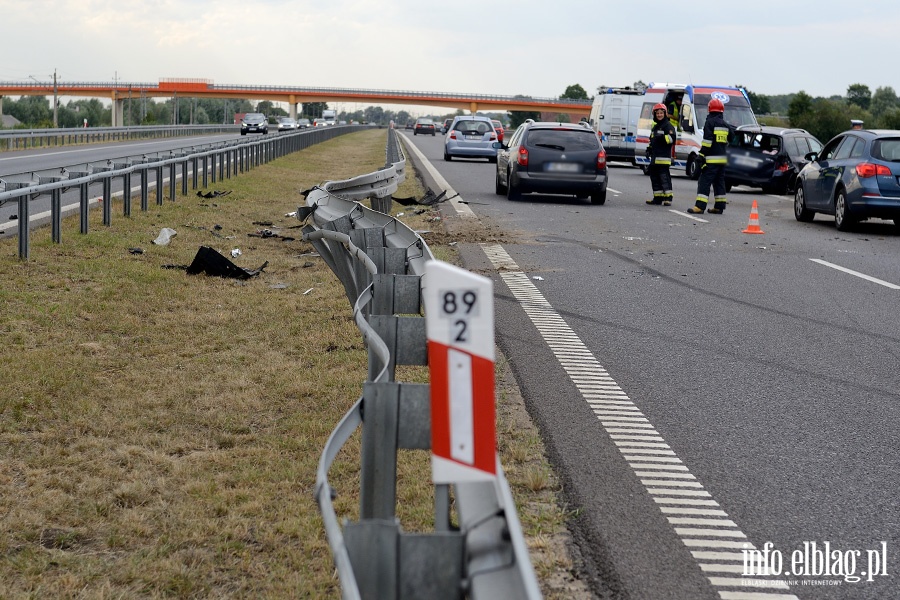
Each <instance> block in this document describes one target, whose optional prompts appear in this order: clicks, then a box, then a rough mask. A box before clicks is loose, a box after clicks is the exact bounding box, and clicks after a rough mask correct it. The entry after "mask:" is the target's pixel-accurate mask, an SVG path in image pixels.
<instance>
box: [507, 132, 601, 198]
mask: <svg viewBox="0 0 900 600" xmlns="http://www.w3.org/2000/svg"><path fill="white" fill-rule="evenodd" d="M494 147H495V148H497V149H498V152H497V177H496V189H495V191H496V193H498V194H504V193H505V194H506V197H507V198H509V199H510V200H517V199H519V198H521V196H522V194H526V193H529V192H538V193H543V194H573V195H575V196H577V197H579V198H587V197H590V199H591V202H592V203H594V204H603V203H605V202H606V183H607V166H606V151H605V150H604V149H603V144H601V143H600V137H599V136H598V135H597V132H596V131H594V130H593V129H591V128H590V127H589V126H587V125H586V124H581V123H578V124H573V123H552V122H535V121H532V120H530V119H529V120H528V121H526V122H525V123H523V124H522V125H520V126H519V128H518V129H516V131H515V133H513V135H512V137H511V138H509V142H508V143H504V142H495V143H494Z"/></svg>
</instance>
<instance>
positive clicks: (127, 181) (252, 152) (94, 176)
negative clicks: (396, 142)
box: [0, 127, 356, 259]
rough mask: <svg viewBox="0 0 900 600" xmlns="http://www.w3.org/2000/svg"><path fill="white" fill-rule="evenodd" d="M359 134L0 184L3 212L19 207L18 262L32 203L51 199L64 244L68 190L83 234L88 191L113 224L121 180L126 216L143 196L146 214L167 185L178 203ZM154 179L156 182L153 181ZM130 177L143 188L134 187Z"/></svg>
mask: <svg viewBox="0 0 900 600" xmlns="http://www.w3.org/2000/svg"><path fill="white" fill-rule="evenodd" d="M351 131H356V128H353V127H319V128H315V129H306V130H301V131H298V132H294V133H286V134H280V135H277V136H263V137H262V138H260V139H256V140H244V139H241V140H236V141H229V142H222V143H220V144H214V145H211V146H210V147H208V148H206V149H200V150H194V149H190V150H188V151H172V152H169V153H167V154H168V156H166V157H159V156H158V157H156V158H148V157H146V156H143V155H142V156H125V157H122V158H118V159H111V160H106V161H103V162H102V163H100V164H84V165H83V166H78V167H70V168H67V169H62V172H61V173H57V174H56V175H38V176H37V181H25V182H22V181H9V180H5V179H0V206H2V205H3V204H4V203H6V202H9V201H16V202H17V203H18V215H17V217H18V219H17V222H16V223H17V225H16V227H17V234H18V240H19V258H21V259H28V258H29V256H30V232H31V223H30V221H31V214H30V213H31V207H30V203H31V201H32V200H34V199H36V198H37V197H39V196H41V195H44V194H46V195H49V196H50V224H51V235H52V239H53V241H54V242H56V243H61V242H62V239H61V237H62V234H61V231H62V226H61V223H62V217H63V206H62V195H63V193H64V192H66V191H68V190H69V189H73V190H74V189H77V190H78V191H79V200H78V211H79V213H80V217H81V227H80V231H81V233H82V234H87V233H88V211H89V210H90V187H91V186H92V185H94V184H100V185H101V186H102V195H101V196H100V202H101V205H102V209H103V224H104V225H107V226H109V225H111V224H112V197H113V192H112V187H113V182H114V181H117V180H121V183H122V190H123V192H122V197H123V216H125V217H128V216H130V215H131V199H132V194H133V193H135V192H136V193H138V194H139V196H140V206H141V210H142V211H147V210H149V193H150V190H153V189H155V192H156V204H157V205H162V204H163V199H164V191H165V190H164V187H165V184H166V183H168V197H169V199H170V200H175V197H176V193H177V186H178V182H179V181H180V183H181V195H183V196H185V195H187V193H188V181H189V180H190V182H191V187H192V189H194V190H196V189H197V188H198V184H199V182H200V180H202V186H203V187H204V188H205V187H207V185H209V183H210V182H211V183H216V182H217V181H218V180H224V179H230V178H231V177H232V176H237V175H238V174H240V173H243V172H245V171H248V170H250V169H252V168H253V167H257V166H259V165H261V164H265V163H268V162H271V161H272V160H274V159H276V158H279V157H281V156H285V155H287V154H290V153H292V152H297V151H299V150H303V149H304V148H308V147H309V146H311V145H313V144H317V143H319V142H323V141H325V140H328V139H331V138H334V137H337V136H339V135H343V134H345V133H349V132H351ZM151 175H152V176H153V177H152V179H151ZM132 176H136V177H137V178H138V181H139V185H138V186H137V187H136V188H132V187H131V180H132Z"/></svg>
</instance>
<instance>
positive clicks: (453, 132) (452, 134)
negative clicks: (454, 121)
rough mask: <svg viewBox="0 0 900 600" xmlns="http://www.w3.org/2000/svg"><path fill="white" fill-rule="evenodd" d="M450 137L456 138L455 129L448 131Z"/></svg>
mask: <svg viewBox="0 0 900 600" xmlns="http://www.w3.org/2000/svg"><path fill="white" fill-rule="evenodd" d="M450 139H451V140H455V139H456V130H455V129H454V130H453V131H451V132H450Z"/></svg>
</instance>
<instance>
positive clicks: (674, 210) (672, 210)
mask: <svg viewBox="0 0 900 600" xmlns="http://www.w3.org/2000/svg"><path fill="white" fill-rule="evenodd" d="M669 212H670V213H675V214H676V215H678V216H679V217H684V218H685V219H692V220H694V221H699V222H701V223H709V221H707V220H706V219H701V218H700V217H695V216H694V215H692V214H691V213H689V212H685V211H683V210H678V209H677V208H670V209H669Z"/></svg>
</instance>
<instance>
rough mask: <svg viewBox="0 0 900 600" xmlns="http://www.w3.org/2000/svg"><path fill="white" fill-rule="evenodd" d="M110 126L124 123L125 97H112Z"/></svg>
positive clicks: (118, 125)
mask: <svg viewBox="0 0 900 600" xmlns="http://www.w3.org/2000/svg"><path fill="white" fill-rule="evenodd" d="M110 112H111V113H112V126H113V127H122V126H123V124H124V123H125V99H124V98H113V102H112V110H111V111H110Z"/></svg>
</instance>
